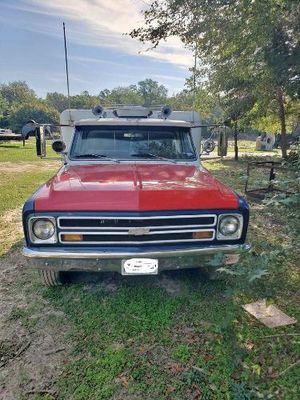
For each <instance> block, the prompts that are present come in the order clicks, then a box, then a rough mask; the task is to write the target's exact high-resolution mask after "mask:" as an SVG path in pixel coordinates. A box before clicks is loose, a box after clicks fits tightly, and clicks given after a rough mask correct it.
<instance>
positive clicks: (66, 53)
mask: <svg viewBox="0 0 300 400" xmlns="http://www.w3.org/2000/svg"><path fill="white" fill-rule="evenodd" d="M63 31H64V46H65V63H66V76H67V91H68V108H69V123H70V124H71V122H72V119H71V110H70V109H71V101H70V84H69V65H68V49H67V38H66V24H65V23H64V22H63Z"/></svg>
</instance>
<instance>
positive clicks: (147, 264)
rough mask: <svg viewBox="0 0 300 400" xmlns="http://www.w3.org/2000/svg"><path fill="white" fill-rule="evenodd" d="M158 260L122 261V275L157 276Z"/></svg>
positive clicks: (136, 259) (138, 259) (137, 259)
mask: <svg viewBox="0 0 300 400" xmlns="http://www.w3.org/2000/svg"><path fill="white" fill-rule="evenodd" d="M157 274H158V260H155V259H153V258H130V259H129V260H122V275H157Z"/></svg>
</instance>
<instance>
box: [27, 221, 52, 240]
mask: <svg viewBox="0 0 300 400" xmlns="http://www.w3.org/2000/svg"><path fill="white" fill-rule="evenodd" d="M32 232H33V234H34V236H35V237H37V238H38V239H40V240H48V239H50V238H51V237H52V236H53V235H54V234H55V226H54V223H53V222H52V221H51V220H49V219H46V218H40V219H37V220H36V221H34V222H33V224H32Z"/></svg>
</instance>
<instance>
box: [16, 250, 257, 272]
mask: <svg viewBox="0 0 300 400" xmlns="http://www.w3.org/2000/svg"><path fill="white" fill-rule="evenodd" d="M249 248H250V246H249V245H248V244H243V245H223V246H209V247H206V248H198V249H178V250H172V251H140V252H126V251H124V252H107V251H105V250H102V251H88V250H84V249H78V250H76V251H75V250H74V251H68V250H66V249H51V250H50V249H32V248H31V249H30V248H28V247H24V248H23V255H24V256H25V257H27V258H28V261H29V266H31V267H33V268H37V269H49V270H56V271H102V272H104V271H114V272H121V264H122V260H124V259H129V258H156V259H158V260H159V271H164V270H177V269H184V268H199V267H211V268H212V267H218V266H222V265H226V264H227V265H228V264H235V263H236V262H238V260H239V253H241V252H242V251H245V250H248V249H249Z"/></svg>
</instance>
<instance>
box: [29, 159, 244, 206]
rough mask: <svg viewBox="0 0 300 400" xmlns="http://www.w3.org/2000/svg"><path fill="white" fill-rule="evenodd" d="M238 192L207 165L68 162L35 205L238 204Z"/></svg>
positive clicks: (45, 188)
mask: <svg viewBox="0 0 300 400" xmlns="http://www.w3.org/2000/svg"><path fill="white" fill-rule="evenodd" d="M235 208H238V199H237V196H236V195H235V194H234V193H233V192H232V191H231V190H230V189H229V188H228V187H227V186H225V185H223V184H222V183H221V182H219V181H217V180H216V179H215V178H214V177H213V176H212V175H211V174H210V173H209V172H208V171H207V170H205V169H204V168H203V167H198V166H193V165H182V164H171V165H170V164H150V163H148V164H138V163H137V164H124V163H120V164H97V165H95V164H94V165H76V166H65V167H63V168H62V169H61V170H59V171H58V173H57V175H56V176H54V177H53V178H52V179H51V180H50V181H48V182H47V183H46V184H45V185H43V186H42V187H41V188H40V189H39V190H38V191H37V192H36V194H35V196H34V209H35V211H151V210H185V209H187V210H188V209H235Z"/></svg>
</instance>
